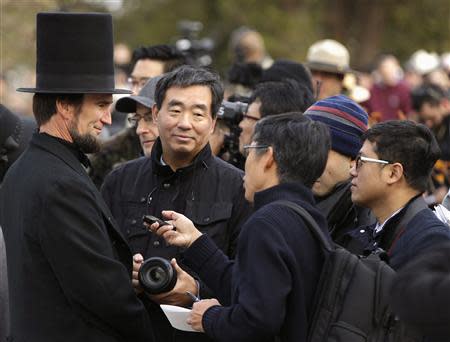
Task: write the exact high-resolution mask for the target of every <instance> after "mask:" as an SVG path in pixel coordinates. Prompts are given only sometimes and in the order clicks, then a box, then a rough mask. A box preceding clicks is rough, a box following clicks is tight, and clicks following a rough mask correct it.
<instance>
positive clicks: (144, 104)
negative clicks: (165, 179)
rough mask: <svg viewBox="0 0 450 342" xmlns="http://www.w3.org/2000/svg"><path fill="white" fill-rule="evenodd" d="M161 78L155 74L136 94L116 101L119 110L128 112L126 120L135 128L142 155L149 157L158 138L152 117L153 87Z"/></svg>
mask: <svg viewBox="0 0 450 342" xmlns="http://www.w3.org/2000/svg"><path fill="white" fill-rule="evenodd" d="M161 78H162V75H161V76H156V77H153V78H152V79H150V80H149V81H148V82H147V83H146V84H145V86H144V87H143V88H142V89H141V91H140V92H139V94H138V95H132V96H129V97H122V98H121V99H119V100H118V101H117V103H116V109H117V110H118V111H119V112H123V113H130V116H129V117H128V122H129V123H130V125H131V127H132V128H133V129H135V130H136V134H137V135H138V137H139V142H140V144H141V148H142V151H143V152H144V156H146V157H149V156H150V154H151V152H152V147H153V144H154V143H155V141H156V138H158V136H159V133H158V127H156V125H155V123H154V122H153V118H152V107H153V105H154V104H155V88H156V84H157V83H158V81H159V80H160V79H161Z"/></svg>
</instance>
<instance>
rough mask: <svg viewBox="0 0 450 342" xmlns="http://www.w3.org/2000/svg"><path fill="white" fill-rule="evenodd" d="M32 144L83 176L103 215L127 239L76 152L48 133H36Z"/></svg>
mask: <svg viewBox="0 0 450 342" xmlns="http://www.w3.org/2000/svg"><path fill="white" fill-rule="evenodd" d="M30 145H34V146H36V147H37V148H41V149H43V150H45V151H47V152H48V153H51V154H53V155H54V156H56V157H57V158H59V159H60V160H62V161H63V162H64V163H65V164H66V165H68V166H69V167H70V168H71V169H73V170H74V171H75V172H77V173H78V174H79V175H80V176H81V177H83V178H84V179H85V180H86V185H87V186H88V187H89V188H90V189H91V190H92V191H93V193H94V195H95V197H96V202H97V204H98V206H99V207H100V209H101V211H102V213H103V216H104V217H105V219H106V220H107V221H109V223H110V224H111V226H112V227H113V228H114V230H115V231H116V232H117V233H118V234H119V235H120V236H121V238H122V240H125V238H124V237H123V235H122V233H121V232H120V229H119V227H118V226H117V224H116V222H115V221H114V219H113V218H112V214H111V212H110V210H109V208H108V206H107V205H106V203H105V202H104V200H103V197H102V196H101V195H100V193H99V192H98V190H97V188H96V187H95V185H94V183H93V182H92V180H91V179H90V177H89V176H88V174H87V172H86V170H85V169H84V168H83V166H82V164H81V163H80V161H79V160H78V159H77V157H76V156H75V154H74V153H73V152H72V151H70V149H69V148H68V147H67V146H66V145H65V144H62V143H60V142H59V141H58V140H57V139H54V138H53V137H51V136H49V135H47V134H40V133H35V134H34V135H33V137H32V138H31V141H30Z"/></svg>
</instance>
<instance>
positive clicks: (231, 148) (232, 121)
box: [217, 101, 248, 169]
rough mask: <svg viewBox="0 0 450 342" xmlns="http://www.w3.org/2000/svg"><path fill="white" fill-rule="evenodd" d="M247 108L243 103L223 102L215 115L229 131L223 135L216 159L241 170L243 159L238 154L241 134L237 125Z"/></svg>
mask: <svg viewBox="0 0 450 342" xmlns="http://www.w3.org/2000/svg"><path fill="white" fill-rule="evenodd" d="M247 108H248V104H247V103H245V102H239V101H237V102H230V101H223V102H222V105H221V106H220V109H219V112H218V113H217V119H219V120H222V121H223V122H224V123H225V124H226V126H227V127H228V128H229V129H230V133H229V134H227V135H225V138H224V142H223V147H222V149H221V151H220V153H219V155H218V157H220V158H222V159H224V160H226V161H228V162H229V163H230V164H233V165H234V166H236V167H239V168H241V169H242V168H243V165H244V162H245V159H244V157H243V156H242V155H241V153H240V152H239V135H240V134H241V128H240V127H239V123H240V122H241V121H242V119H243V117H244V114H245V113H246V112H247Z"/></svg>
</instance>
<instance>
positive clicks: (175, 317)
mask: <svg viewBox="0 0 450 342" xmlns="http://www.w3.org/2000/svg"><path fill="white" fill-rule="evenodd" d="M161 309H162V310H163V311H164V313H165V314H166V317H167V319H168V320H169V322H170V324H171V325H172V327H174V328H175V329H178V330H183V331H193V332H198V331H195V330H194V329H192V327H191V326H190V325H189V324H187V323H186V320H187V318H188V316H189V313H190V312H191V310H189V309H186V308H183V307H181V306H174V305H164V304H161Z"/></svg>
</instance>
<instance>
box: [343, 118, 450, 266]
mask: <svg viewBox="0 0 450 342" xmlns="http://www.w3.org/2000/svg"><path fill="white" fill-rule="evenodd" d="M363 139H364V144H363V146H362V148H361V150H360V151H359V154H358V156H357V158H356V162H355V163H354V166H353V168H352V169H351V171H350V174H351V176H352V181H351V184H352V185H351V192H352V197H351V198H352V201H353V202H354V203H356V204H359V205H361V206H365V207H368V208H370V209H371V210H372V213H373V214H374V216H375V217H376V219H377V222H376V224H374V225H371V226H366V227H360V228H358V229H356V230H355V231H353V232H351V233H350V236H352V237H353V241H352V243H351V244H350V245H349V249H350V250H352V251H353V252H357V253H361V252H365V253H368V252H373V251H376V250H378V249H379V248H381V249H382V250H384V251H385V252H387V255H388V257H389V264H390V265H391V266H392V267H393V268H394V269H395V270H398V269H400V268H402V267H403V266H404V265H405V264H406V263H408V262H409V261H411V260H412V259H413V258H414V257H416V256H417V255H419V254H421V253H422V252H423V251H424V250H425V249H427V248H430V247H433V246H435V245H437V244H440V243H442V242H445V241H449V240H450V230H449V229H448V227H447V226H446V225H445V224H443V223H442V222H441V221H439V220H438V219H437V217H436V216H435V215H434V213H433V212H432V211H431V210H430V209H429V208H428V206H427V205H426V203H425V201H424V199H423V196H422V195H423V192H424V191H425V190H426V187H427V182H428V180H429V177H430V173H431V170H432V168H433V166H434V163H435V162H436V160H437V159H438V157H439V154H440V151H439V146H438V145H437V142H436V139H435V137H434V136H433V134H432V132H431V131H430V130H429V129H428V128H427V127H426V126H424V125H422V124H417V123H414V122H412V121H386V122H382V123H379V124H376V125H375V126H373V127H372V128H371V129H369V130H368V131H367V132H366V133H364V135H363Z"/></svg>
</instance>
